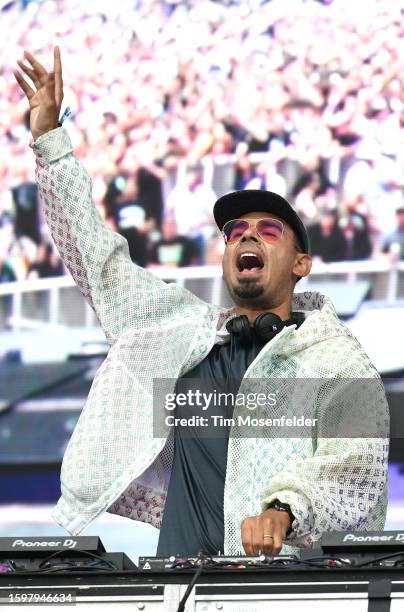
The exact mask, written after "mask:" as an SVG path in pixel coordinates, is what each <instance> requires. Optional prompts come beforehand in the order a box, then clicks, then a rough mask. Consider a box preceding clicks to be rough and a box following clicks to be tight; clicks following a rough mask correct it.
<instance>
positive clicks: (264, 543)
mask: <svg viewBox="0 0 404 612" xmlns="http://www.w3.org/2000/svg"><path fill="white" fill-rule="evenodd" d="M284 536H285V526H284V523H283V521H282V520H281V518H280V517H279V518H278V517H276V516H274V517H271V516H268V515H263V514H261V515H259V516H250V517H248V518H246V519H244V521H243V522H242V524H241V541H242V543H243V548H244V551H245V553H246V555H250V556H256V555H260V554H264V555H278V554H279V553H280V551H281V549H282V544H283V539H284Z"/></svg>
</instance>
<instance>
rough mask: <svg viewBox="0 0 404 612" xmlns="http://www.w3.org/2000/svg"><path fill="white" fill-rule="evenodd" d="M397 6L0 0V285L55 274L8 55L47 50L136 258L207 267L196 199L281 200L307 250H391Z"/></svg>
mask: <svg viewBox="0 0 404 612" xmlns="http://www.w3.org/2000/svg"><path fill="white" fill-rule="evenodd" d="M402 12H403V3H402V1H401V0H400V1H396V0H384V1H378V0H369V2H366V4H364V3H362V2H356V3H355V2H352V1H351V0H334V1H332V0H328V1H323V2H318V1H314V0H272V1H260V0H249V1H248V2H247V1H244V0H239V1H236V0H233V1H231V0H228V1H222V2H219V1H215V2H214V1H209V0H185V1H180V0H171V1H170V0H137V1H136V0H130V1H129V0H120V2H115V3H110V2H107V1H106V0H100V1H99V2H96V3H95V2H91V1H90V0H86V1H82V0H55V1H45V0H44V1H39V0H37V1H30V0H25V1H21V0H20V1H14V2H13V1H10V2H8V3H7V2H1V3H0V35H1V40H2V41H3V45H2V47H3V50H2V55H3V62H2V66H1V67H0V84H1V91H2V97H1V100H0V111H1V112H0V151H1V153H0V155H1V160H0V162H1V163H0V179H1V182H0V281H2V282H7V281H9V280H14V279H22V278H27V277H28V278H32V277H38V276H39V277H43V276H52V275H58V274H60V273H63V268H62V266H61V263H60V260H59V259H58V256H57V254H56V253H55V252H54V250H53V247H52V244H51V240H50V237H49V235H48V231H47V228H46V224H45V223H44V219H43V218H42V216H41V211H40V210H39V207H38V202H37V193H36V188H35V185H34V181H33V171H34V163H33V155H32V151H31V150H30V149H29V147H28V143H29V142H30V136H29V117H28V114H27V102H26V100H25V99H23V96H22V94H21V92H20V91H19V88H18V85H17V84H16V82H15V81H14V77H13V75H12V70H13V69H15V67H16V60H17V59H18V58H20V57H21V56H22V51H23V49H29V50H30V51H31V52H33V53H34V54H35V55H37V56H38V58H39V59H40V60H41V61H42V62H43V63H44V64H45V66H46V67H47V68H50V67H51V61H52V49H53V46H54V44H59V45H60V46H61V51H62V61H63V68H64V83H65V103H66V104H67V105H69V106H70V107H71V108H72V109H73V118H72V119H71V120H69V121H68V123H67V124H66V126H67V128H68V130H69V133H70V134H71V136H72V139H73V143H74V147H75V152H76V154H77V156H78V157H79V158H80V159H81V160H82V161H83V162H84V164H85V166H86V167H87V169H88V171H89V173H90V175H91V177H92V178H93V181H94V191H93V195H94V202H95V204H96V206H97V208H98V209H99V211H100V214H101V215H102V216H103V217H104V218H105V219H106V221H107V223H108V224H109V225H110V227H111V228H112V229H114V230H115V231H118V232H120V233H121V234H122V235H124V236H125V237H126V238H127V240H128V244H129V250H130V255H131V257H132V259H133V260H134V261H136V262H137V263H139V264H140V265H143V266H149V267H153V266H159V265H160V266H162V265H164V266H185V265H202V264H206V263H207V264H209V263H219V262H220V260H221V255H222V253H223V244H222V242H221V239H220V237H219V236H218V235H217V231H216V229H215V226H214V222H213V218H212V205H213V202H214V201H215V199H216V197H217V196H220V195H222V194H223V193H226V192H227V191H229V190H232V189H240V188H241V189H244V188H246V189H248V188H255V189H260V188H267V189H271V190H273V191H276V192H278V193H281V194H282V195H285V196H286V197H288V198H289V199H290V201H291V202H292V203H293V204H294V206H295V207H296V210H297V211H298V212H299V214H300V215H301V216H302V218H303V219H304V221H305V222H306V224H307V226H308V228H309V233H310V239H311V245H312V252H313V255H314V256H315V257H318V258H321V259H322V260H323V261H341V260H353V259H366V258H370V257H386V258H389V259H392V260H395V259H400V258H401V259H404V199H403V193H404V179H403V177H404V173H403V170H404V101H403V97H402V91H403V87H404V20H403V14H402Z"/></svg>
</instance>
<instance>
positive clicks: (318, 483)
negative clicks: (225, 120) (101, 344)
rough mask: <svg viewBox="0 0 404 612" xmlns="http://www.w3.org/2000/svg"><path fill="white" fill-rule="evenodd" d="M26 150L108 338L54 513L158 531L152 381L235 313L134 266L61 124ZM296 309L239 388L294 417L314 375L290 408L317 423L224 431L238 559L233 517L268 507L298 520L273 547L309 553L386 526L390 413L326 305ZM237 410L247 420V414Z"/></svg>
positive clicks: (218, 337) (68, 519) (166, 448)
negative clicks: (258, 393)
mask: <svg viewBox="0 0 404 612" xmlns="http://www.w3.org/2000/svg"><path fill="white" fill-rule="evenodd" d="M31 147H32V148H33V150H34V152H35V155H36V158H37V169H36V177H37V183H38V187H39V194H40V199H41V202H42V205H43V207H44V212H45V215H46V219H47V222H48V224H49V227H50V230H51V232H52V236H53V239H54V241H55V244H56V246H57V248H58V250H59V252H60V254H61V257H62V258H63V261H64V263H65V265H66V266H67V268H68V269H69V270H70V272H71V274H72V276H73V278H74V280H75V282H76V284H77V286H78V287H79V289H80V290H81V292H82V293H83V295H84V297H85V298H86V299H87V300H88V302H89V303H90V305H91V306H92V308H93V309H94V311H95V313H96V315H97V317H98V320H99V322H100V324H101V326H102V327H103V329H104V332H105V335H106V337H107V339H108V341H109V343H110V350H109V353H108V356H107V358H106V359H105V361H104V362H103V364H102V365H101V367H100V369H99V371H98V372H97V374H96V376H95V378H94V381H93V384H92V387H91V390H90V393H89V396H88V399H87V402H86V404H85V407H84V408H83V411H82V413H81V415H80V418H79V420H78V423H77V425H76V428H75V430H74V432H73V435H72V437H71V439H70V441H69V444H68V447H67V449H66V452H65V455H64V459H63V464H62V470H61V490H62V496H61V498H60V500H59V502H58V503H57V505H56V507H55V509H54V511H53V517H54V519H55V520H56V521H57V522H58V523H59V524H60V525H62V526H63V527H64V528H65V529H66V530H67V531H68V532H70V533H71V534H75V535H77V534H79V533H81V532H82V531H83V530H84V529H85V528H86V527H87V526H88V525H89V524H90V523H92V522H93V521H94V520H95V519H96V518H97V517H98V516H99V515H100V514H102V513H103V512H104V511H108V512H112V513H115V514H119V515H122V516H125V517H128V518H131V519H134V520H139V521H144V522H146V523H150V524H152V525H153V526H155V527H157V528H159V527H160V525H161V520H162V515H163V511H164V502H165V497H166V492H167V487H168V482H169V477H170V468H171V465H172V457H173V435H172V428H171V429H169V428H168V427H167V428H166V430H165V433H164V436H162V437H156V436H154V435H153V431H154V430H153V422H154V417H155V416H156V414H155V413H154V412H155V411H162V410H163V406H155V405H154V404H153V379H159V380H161V379H167V381H168V382H167V384H168V387H167V388H168V389H169V390H171V391H173V390H174V388H175V381H176V379H177V378H178V377H179V376H181V375H183V374H185V373H186V372H188V371H189V370H191V369H192V368H194V367H195V366H196V365H197V364H198V363H200V362H201V360H202V359H204V358H205V357H206V355H208V353H209V351H210V350H211V348H212V346H213V345H214V344H215V342H223V341H225V338H224V335H225V334H223V330H224V326H225V323H226V322H227V321H228V320H229V318H231V317H232V316H235V312H234V309H223V308H219V307H217V306H213V305H211V304H208V303H206V302H204V301H202V300H201V299H199V298H197V297H196V296H195V295H193V294H192V293H191V292H189V291H188V290H186V289H184V288H182V287H180V286H179V285H177V284H175V283H165V282H163V281H162V280H160V279H158V278H157V277H155V276H154V275H153V274H152V273H151V272H150V271H148V270H145V269H143V268H140V267H139V266H137V265H135V264H133V263H132V261H131V260H130V258H129V252H128V247H127V243H126V241H125V240H124V238H122V237H121V236H120V235H119V234H116V233H114V232H112V231H111V230H110V229H109V228H108V227H107V226H106V225H105V223H104V222H103V220H102V219H101V216H100V215H99V213H98V211H97V210H96V208H95V206H94V205H93V203H92V194H91V186H92V184H91V179H90V178H89V176H88V174H87V172H86V171H85V169H84V167H83V165H82V164H81V163H80V162H79V161H78V160H77V159H76V158H75V157H74V155H73V152H72V150H73V149H72V144H71V141H70V139H69V136H68V134H67V132H66V130H65V129H64V128H58V129H55V130H53V131H51V132H49V133H47V134H45V135H43V136H41V137H40V138H38V139H37V140H36V141H35V142H33V143H32V144H31ZM292 308H293V310H296V311H301V312H304V313H305V317H306V318H305V321H304V323H303V324H302V325H301V326H300V327H299V328H298V329H296V326H295V325H292V326H288V327H285V328H284V329H283V330H282V331H281V332H280V333H279V334H278V335H277V336H276V337H275V338H274V339H273V340H271V341H270V342H268V343H267V344H266V345H265V347H264V348H263V349H262V350H261V352H260V353H259V355H258V356H257V357H256V359H255V360H254V361H253V363H252V364H251V365H250V367H249V368H248V370H247V372H246V373H245V376H244V378H243V381H242V383H241V386H240V389H239V392H240V393H241V392H244V393H248V392H249V391H251V390H256V388H257V387H256V381H257V380H259V381H261V384H262V383H263V381H264V383H265V381H270V380H277V381H278V382H279V383H281V382H282V383H283V384H282V385H281V387H282V389H283V392H282V393H280V395H279V397H278V401H277V411H278V412H277V414H283V413H286V412H287V411H288V413H289V414H291V402H292V405H293V402H295V403H296V401H295V398H296V397H301V396H298V394H297V395H296V394H293V393H291V391H290V389H291V388H293V384H294V385H296V384H298V385H300V383H301V385H303V382H304V381H311V382H312V384H310V385H308V386H307V387H305V388H306V391H307V392H306V395H305V396H304V400H301V399H300V400H299V402H300V405H299V406H293V410H294V411H295V412H296V413H297V414H301V413H302V410H303V411H304V413H305V414H306V416H307V415H311V416H313V415H316V418H317V424H316V426H314V427H313V428H312V429H311V434H310V436H297V435H295V437H286V435H285V429H284V428H282V427H281V426H274V427H264V428H260V430H259V435H256V436H255V437H252V436H251V434H250V435H248V434H246V435H243V433H241V434H240V431H237V427H235V428H232V430H231V432H230V439H229V446H228V459H227V470H226V481H225V489H224V518H225V541H224V553H225V554H229V555H235V554H239V553H242V552H243V547H242V543H241V530H240V525H241V522H242V520H243V519H244V518H245V517H247V516H254V515H257V514H259V513H260V512H261V511H263V510H264V509H265V508H266V507H267V505H268V503H270V501H272V500H273V499H279V500H280V501H282V502H285V503H288V504H290V506H291V509H292V512H293V514H294V515H295V517H296V519H295V521H294V523H293V532H292V533H291V534H290V536H289V537H288V538H287V539H286V540H285V544H284V546H283V548H282V552H283V553H292V552H294V551H296V550H297V548H296V547H307V546H310V545H311V543H312V542H313V541H315V540H318V539H319V538H320V537H321V534H322V533H323V532H324V531H335V530H346V531H348V530H363V531H366V530H378V529H383V527H384V522H385V515H386V505H387V458H388V427H389V416H388V407H387V403H386V398H385V394H384V390H383V385H382V383H381V381H380V377H379V375H378V373H377V371H376V370H375V368H374V366H373V365H372V363H371V362H370V360H369V358H368V356H367V355H366V354H365V352H364V351H363V349H362V347H361V346H360V344H359V343H358V341H357V340H356V338H354V337H353V335H352V334H351V333H350V332H349V330H348V329H347V328H346V327H345V326H344V325H343V324H342V323H341V322H340V320H339V319H338V317H337V315H336V313H335V310H334V307H333V305H332V303H331V301H330V299H329V298H327V297H326V296H323V295H321V294H319V293H310V292H306V293H301V294H295V295H294V298H293V303H292ZM353 380H354V381H356V384H355V385H352V382H353ZM285 381H288V386H287V385H286V384H285ZM170 385H171V386H170ZM301 385H300V386H301ZM294 388H295V389H296V386H295V387H294ZM154 403H155V402H154ZM238 410H239V412H240V414H243V411H244V412H245V407H243V406H241V407H240V408H238ZM299 410H300V412H299ZM353 421H354V422H355V424H356V430H355V431H356V433H355V436H353V435H348V434H347V433H346V432H347V429H346V428H345V430H344V432H345V434H342V435H341V434H339V435H337V432H338V427H339V426H340V425H341V423H344V424H346V426H347V427H348V426H349V424H350V423H352V422H353ZM358 424H359V430H360V431H359V433H358V431H357V429H358ZM334 427H335V435H334V434H333V435H331V434H330V428H331V430H332V431H334V429H333V428H334ZM326 430H327V431H326ZM339 431H341V430H339ZM244 433H246V432H244ZM160 435H161V434H160Z"/></svg>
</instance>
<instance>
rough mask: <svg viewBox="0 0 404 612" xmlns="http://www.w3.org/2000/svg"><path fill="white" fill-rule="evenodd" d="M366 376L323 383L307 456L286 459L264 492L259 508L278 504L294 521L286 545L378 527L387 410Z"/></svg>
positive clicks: (383, 504)
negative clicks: (311, 447)
mask: <svg viewBox="0 0 404 612" xmlns="http://www.w3.org/2000/svg"><path fill="white" fill-rule="evenodd" d="M348 371H349V370H348ZM367 375H368V376H370V378H357V379H352V378H345V377H344V375H343V373H341V374H340V375H338V374H337V375H336V377H335V378H334V379H329V380H324V381H323V384H322V388H321V391H320V393H319V397H318V406H317V407H316V412H317V416H318V417H319V419H318V423H319V425H318V431H317V437H316V442H317V444H316V448H315V449H314V452H313V455H312V456H309V457H307V458H302V459H300V460H297V461H296V460H295V459H294V460H293V461H290V462H289V463H288V464H287V465H286V466H285V469H284V470H282V471H281V472H280V473H279V474H277V475H276V476H275V477H274V478H272V479H271V480H270V482H269V483H268V485H267V487H266V490H265V492H264V496H263V498H262V510H263V511H264V510H266V509H267V507H268V504H269V503H270V502H271V501H273V500H274V499H279V500H280V501H282V502H284V503H288V504H289V505H290V507H291V510H292V512H293V514H294V516H295V521H294V522H293V531H292V533H291V534H290V535H289V536H288V537H287V538H286V539H285V543H286V544H290V545H295V546H301V547H305V546H310V544H311V543H312V542H313V541H316V540H319V539H320V538H321V535H322V533H324V532H328V531H353V530H357V531H370V530H381V529H383V528H384V523H385V517H386V508H387V467H388V465H387V464H388V451H389V437H388V436H389V433H388V429H389V416H388V406H387V401H386V396H385V393H384V388H383V384H382V382H381V381H380V378H379V377H378V375H377V373H375V371H374V370H369V371H368V374H367Z"/></svg>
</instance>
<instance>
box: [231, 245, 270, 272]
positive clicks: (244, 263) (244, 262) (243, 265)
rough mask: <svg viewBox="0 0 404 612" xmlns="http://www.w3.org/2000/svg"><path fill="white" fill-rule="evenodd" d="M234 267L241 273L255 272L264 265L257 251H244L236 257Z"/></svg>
mask: <svg viewBox="0 0 404 612" xmlns="http://www.w3.org/2000/svg"><path fill="white" fill-rule="evenodd" d="M236 267H237V270H238V271H239V272H241V273H242V274H245V275H249V274H256V273H257V272H260V271H261V270H262V268H263V267H264V262H263V260H262V257H261V255H260V254H259V253H253V252H252V251H247V252H245V253H240V255H239V256H238V257H237V261H236Z"/></svg>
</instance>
